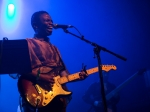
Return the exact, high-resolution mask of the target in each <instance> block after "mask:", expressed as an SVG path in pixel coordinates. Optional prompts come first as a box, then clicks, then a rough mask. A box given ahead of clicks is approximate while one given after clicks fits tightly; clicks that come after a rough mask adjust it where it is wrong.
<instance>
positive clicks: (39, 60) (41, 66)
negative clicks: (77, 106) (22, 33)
mask: <svg viewBox="0 0 150 112" xmlns="http://www.w3.org/2000/svg"><path fill="white" fill-rule="evenodd" d="M31 25H32V28H33V30H34V31H35V34H34V37H33V38H27V39H26V40H27V43H28V47H29V54H30V61H31V67H32V72H31V73H22V74H21V76H20V78H19V80H18V89H19V92H20V91H23V89H22V87H21V86H22V82H21V81H22V79H26V80H29V81H31V82H32V83H33V84H32V86H33V85H34V83H35V84H36V83H37V84H39V85H42V86H43V87H44V88H46V89H48V90H53V89H52V88H53V85H54V83H55V80H54V78H55V77H56V76H61V77H62V76H68V75H69V72H68V71H67V69H66V67H65V64H64V62H63V60H62V58H61V56H60V52H59V50H58V49H57V47H56V46H54V45H53V44H52V43H51V42H50V39H49V36H50V35H51V34H52V30H53V21H52V18H51V16H50V15H49V14H48V12H46V11H38V12H35V13H34V14H33V15H32V17H31ZM57 69H58V70H57ZM52 71H53V72H52ZM86 76H87V74H86V72H85V71H84V70H81V72H80V73H79V80H82V79H85V77H86ZM24 86H28V85H27V84H25V85H24ZM62 87H63V89H65V90H67V87H66V85H65V84H63V85H62ZM36 89H37V88H36ZM31 94H32V96H33V97H36V96H35V95H34V94H33V93H32V92H31ZM45 94H46V93H45ZM20 95H21V102H20V104H21V105H20V107H21V110H22V111H23V112H35V111H36V110H37V106H33V105H31V104H30V103H29V102H30V100H29V99H28V100H27V99H26V96H28V94H26V95H24V93H21V92H20ZM29 95H30V94H29ZM40 100H41V99H40V98H39V99H38V100H37V102H35V103H37V105H38V101H40ZM69 100H70V97H67V98H66V97H65V98H64V97H61V96H56V97H55V98H54V99H53V100H52V101H51V102H50V103H49V104H48V105H46V106H43V107H40V108H38V112H66V106H67V103H68V102H69Z"/></svg>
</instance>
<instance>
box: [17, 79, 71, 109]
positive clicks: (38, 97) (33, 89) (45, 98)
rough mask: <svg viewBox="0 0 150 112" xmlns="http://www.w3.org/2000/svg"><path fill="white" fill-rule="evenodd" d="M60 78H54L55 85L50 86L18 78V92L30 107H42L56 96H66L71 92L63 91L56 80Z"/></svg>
mask: <svg viewBox="0 0 150 112" xmlns="http://www.w3.org/2000/svg"><path fill="white" fill-rule="evenodd" d="M59 78H60V76H56V77H55V78H54V80H55V83H54V84H53V86H52V87H51V86H50V85H46V84H42V83H38V84H36V83H34V81H31V80H28V79H25V78H23V77H20V78H19V80H18V90H19V92H20V94H21V95H22V97H24V98H25V99H26V100H27V101H28V102H29V103H30V104H31V105H32V106H34V107H36V106H37V107H43V106H46V105H48V104H49V103H50V102H51V101H52V100H53V99H54V98H55V97H56V96H58V95H59V96H60V95H62V96H67V95H70V94H71V92H68V91H65V90H64V89H63V88H62V86H61V84H59V82H58V79H59Z"/></svg>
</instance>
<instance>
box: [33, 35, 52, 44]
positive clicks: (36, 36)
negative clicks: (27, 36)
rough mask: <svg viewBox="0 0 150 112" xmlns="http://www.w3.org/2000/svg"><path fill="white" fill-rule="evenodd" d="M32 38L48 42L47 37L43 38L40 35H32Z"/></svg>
mask: <svg viewBox="0 0 150 112" xmlns="http://www.w3.org/2000/svg"><path fill="white" fill-rule="evenodd" d="M34 38H37V39H39V40H43V41H47V42H49V38H48V37H47V36H43V35H40V34H34Z"/></svg>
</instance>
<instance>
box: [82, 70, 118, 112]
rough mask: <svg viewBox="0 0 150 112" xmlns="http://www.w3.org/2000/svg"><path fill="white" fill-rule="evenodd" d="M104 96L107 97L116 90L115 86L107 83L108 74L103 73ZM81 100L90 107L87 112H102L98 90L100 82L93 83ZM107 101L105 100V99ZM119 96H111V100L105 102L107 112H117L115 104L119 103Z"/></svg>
mask: <svg viewBox="0 0 150 112" xmlns="http://www.w3.org/2000/svg"><path fill="white" fill-rule="evenodd" d="M103 77H104V78H103V79H104V89H105V95H106V97H107V95H108V94H109V93H110V92H111V91H112V90H114V89H115V88H116V86H115V85H114V84H112V83H110V82H109V81H108V77H109V72H103ZM82 98H83V100H84V101H85V102H86V103H88V104H90V105H91V108H90V109H89V110H88V111H87V112H103V108H104V107H103V102H102V96H101V89H100V81H99V82H94V83H93V84H91V85H90V87H89V88H88V89H87V91H86V92H85V94H84V96H83V97H82ZM106 99H107V98H106ZM119 99H120V97H119V94H118V93H115V94H112V96H111V98H110V99H108V100H107V111H108V112H117V107H116V104H117V103H118V102H119Z"/></svg>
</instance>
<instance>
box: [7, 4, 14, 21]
mask: <svg viewBox="0 0 150 112" xmlns="http://www.w3.org/2000/svg"><path fill="white" fill-rule="evenodd" d="M7 14H8V18H13V17H14V15H15V6H14V4H9V5H8V7H7Z"/></svg>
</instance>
